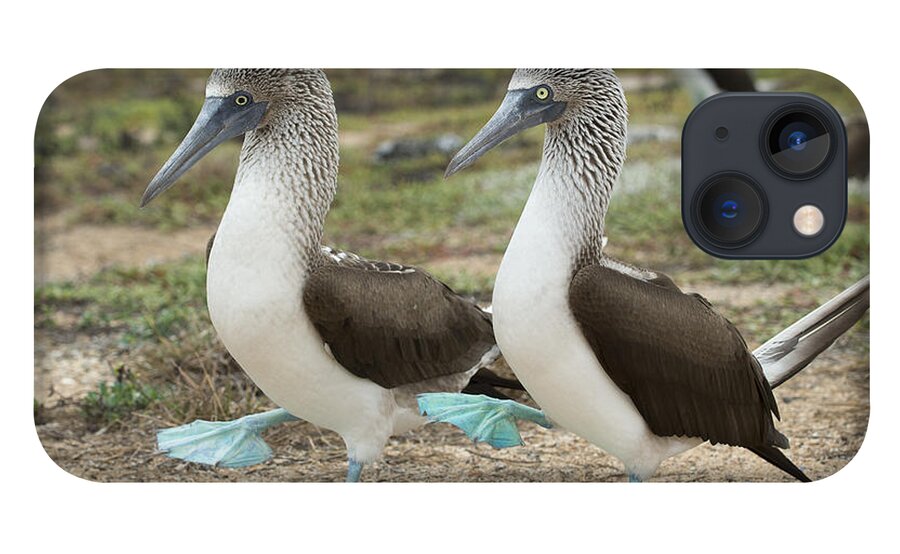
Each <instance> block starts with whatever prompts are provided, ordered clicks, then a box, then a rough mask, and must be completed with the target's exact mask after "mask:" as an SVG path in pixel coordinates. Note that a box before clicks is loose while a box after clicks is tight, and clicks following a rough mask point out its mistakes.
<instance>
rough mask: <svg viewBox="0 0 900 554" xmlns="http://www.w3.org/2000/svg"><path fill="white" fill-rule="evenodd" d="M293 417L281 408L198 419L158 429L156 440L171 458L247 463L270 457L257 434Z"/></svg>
mask: <svg viewBox="0 0 900 554" xmlns="http://www.w3.org/2000/svg"><path fill="white" fill-rule="evenodd" d="M295 419H297V418H295V417H294V416H292V415H291V414H289V413H288V411H287V410H285V409H283V408H278V409H275V410H270V411H268V412H262V413H259V414H252V415H248V416H244V417H242V418H240V419H235V420H233V421H204V420H202V419H198V420H197V421H194V422H192V423H188V424H186V425H180V426H178V427H172V428H171V429H163V430H161V431H159V432H158V433H157V434H156V444H157V448H159V450H160V451H162V452H165V453H166V455H167V456H169V457H170V458H177V459H179V460H185V461H188V462H196V463H200V464H207V465H215V466H221V467H246V466H251V465H254V464H259V463H262V462H265V461H266V460H268V459H269V458H271V457H272V449H271V448H269V445H268V444H266V441H264V440H263V438H262V436H260V433H261V432H262V431H263V430H265V429H268V428H269V427H271V426H273V425H277V424H279V423H284V422H286V421H293V420H295Z"/></svg>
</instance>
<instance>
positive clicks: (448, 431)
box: [37, 342, 869, 482]
mask: <svg viewBox="0 0 900 554" xmlns="http://www.w3.org/2000/svg"><path fill="white" fill-rule="evenodd" d="M856 357H857V355H856V354H851V353H849V352H848V351H847V350H846V349H845V348H842V345H841V344H840V342H839V343H838V344H837V345H836V347H835V348H833V349H832V350H830V351H829V352H827V353H825V354H824V355H823V356H822V358H821V359H820V360H818V361H817V362H816V363H815V364H814V365H813V366H811V367H810V368H809V369H808V370H806V371H804V372H803V373H802V374H801V375H800V376H798V377H796V378H795V379H794V380H792V381H791V382H789V383H787V384H785V385H784V386H782V387H781V388H779V389H778V391H777V393H776V395H777V397H778V401H779V405H780V407H781V411H782V418H783V422H782V423H781V424H780V425H779V428H780V429H781V431H782V432H784V433H785V434H786V435H787V436H788V437H789V438H790V440H791V443H792V448H791V449H790V450H789V451H788V455H789V457H790V458H791V459H792V460H794V462H795V463H797V464H798V465H799V466H800V467H801V468H802V469H803V470H804V471H805V472H806V473H807V474H808V475H809V476H810V477H811V478H813V479H821V478H824V477H827V476H829V475H832V474H834V473H836V472H837V471H839V470H840V469H841V468H842V467H844V466H845V465H846V464H847V463H848V462H849V461H850V459H852V457H853V456H854V454H855V453H856V452H857V450H858V449H859V446H860V444H861V443H862V440H863V437H864V435H865V430H866V425H867V422H868V413H869V409H868V408H869V405H868V367H866V366H861V365H859V364H858V363H856V362H854V361H853V360H854V358H856ZM138 415H139V416H140V414H138ZM44 417H45V423H43V424H42V425H38V426H37V430H38V435H39V436H40V438H41V441H42V442H43V444H44V448H45V449H46V451H47V453H48V455H50V457H51V458H52V459H53V460H54V461H55V462H56V463H57V464H58V465H59V466H60V467H62V468H63V469H65V470H66V471H68V472H69V473H72V474H73V475H77V476H79V477H83V478H86V479H90V480H95V481H285V482H293V481H314V482H319V481H341V480H343V478H344V474H345V472H346V461H345V456H346V452H345V449H344V444H343V441H342V440H341V438H340V437H339V436H338V435H337V434H335V433H332V432H330V431H324V430H321V429H319V428H317V427H315V426H314V425H312V424H309V423H306V422H294V423H287V424H284V425H282V426H280V427H277V428H274V429H271V430H270V431H269V432H267V434H266V439H267V441H268V442H269V444H270V445H271V446H272V448H273V450H274V452H275V456H274V458H273V459H272V460H270V461H269V462H266V463H264V464H260V465H257V466H253V467H249V468H243V469H225V468H215V467H207V466H201V465H198V464H192V463H187V462H182V461H180V460H172V459H169V458H166V457H165V456H164V455H162V454H159V453H158V452H156V451H155V432H156V430H157V429H158V428H160V427H165V424H164V422H161V421H157V420H154V419H152V418H148V417H146V416H141V417H137V418H134V419H133V420H132V421H130V422H129V423H127V424H125V425H121V426H119V427H116V428H111V429H103V430H101V431H99V432H91V431H90V430H89V429H88V428H87V427H86V426H85V424H84V423H83V420H82V419H81V418H80V416H79V413H78V408H77V406H75V405H73V404H71V403H61V404H58V405H57V406H56V407H54V408H51V409H48V410H47V411H46V412H45V415H44ZM520 428H521V430H522V436H523V438H524V440H525V442H526V445H525V446H523V447H518V448H511V449H506V450H495V449H493V448H491V447H490V446H487V445H484V444H478V445H476V444H473V443H472V442H471V441H469V440H468V439H467V438H466V437H465V436H463V435H462V433H460V432H459V431H458V430H457V429H455V428H454V427H451V426H449V425H446V424H432V425H427V426H426V427H424V428H421V429H419V430H416V431H412V432H410V433H408V434H406V435H403V436H399V437H394V438H393V439H392V440H391V442H390V444H389V445H388V448H387V449H386V451H385V455H384V458H383V459H382V460H381V461H380V462H378V463H375V464H373V465H372V466H370V467H368V468H367V469H366V471H365V473H364V475H363V477H364V480H365V481H412V482H421V481H435V482H457V481H478V482H484V481H511V482H532V481H540V482H557V481H572V482H586V481H614V482H615V481H622V480H624V479H625V475H624V474H623V471H622V467H621V464H620V463H619V462H618V461H617V460H616V459H614V458H612V457H611V456H608V455H606V454H604V453H603V452H602V451H601V450H600V449H598V448H596V447H594V446H593V445H591V444H589V443H587V442H585V441H584V440H582V439H580V438H578V437H577V436H575V435H573V434H572V433H569V432H567V431H565V430H563V429H553V430H549V431H547V430H544V429H541V428H539V427H536V426H534V425H531V424H521V425H520ZM653 480H654V481H686V482H702V481H791V480H792V479H791V478H790V477H788V476H787V475H785V474H783V473H781V472H780V471H779V470H777V469H776V468H774V467H772V466H770V465H768V464H767V463H765V462H763V461H762V460H760V459H759V458H757V457H756V456H755V455H753V454H751V453H750V452H748V451H746V450H743V449H739V448H731V447H727V446H711V445H709V444H704V445H702V446H700V447H698V448H695V449H694V450H692V451H689V452H687V453H685V454H682V455H680V456H677V457H675V458H671V459H669V460H667V461H666V462H664V463H663V465H662V467H661V468H660V470H659V472H658V473H657V474H656V476H655V477H654V478H653Z"/></svg>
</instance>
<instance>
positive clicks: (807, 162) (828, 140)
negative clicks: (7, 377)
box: [764, 106, 832, 179]
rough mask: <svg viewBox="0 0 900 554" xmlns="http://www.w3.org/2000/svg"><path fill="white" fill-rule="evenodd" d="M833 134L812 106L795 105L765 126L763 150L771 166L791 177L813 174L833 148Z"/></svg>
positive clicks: (822, 165)
mask: <svg viewBox="0 0 900 554" xmlns="http://www.w3.org/2000/svg"><path fill="white" fill-rule="evenodd" d="M831 144H832V133H831V130H830V127H829V125H828V124H827V123H826V120H825V118H824V117H821V116H820V115H819V114H817V113H815V112H814V111H813V109H812V108H807V107H805V106H803V107H798V106H794V107H792V108H789V109H788V110H787V111H782V112H780V113H779V114H777V115H776V116H775V117H774V118H773V119H772V123H771V124H770V125H768V126H767V128H766V135H765V139H764V150H765V152H766V154H767V159H768V160H769V163H770V165H771V166H772V167H773V169H775V170H776V171H778V172H779V173H782V174H783V175H785V176H786V177H790V178H794V179H796V178H807V177H812V176H813V175H814V174H815V173H816V172H817V171H818V170H819V169H821V168H822V167H824V165H825V163H826V162H827V161H828V159H829V157H830V154H831V151H832V146H831Z"/></svg>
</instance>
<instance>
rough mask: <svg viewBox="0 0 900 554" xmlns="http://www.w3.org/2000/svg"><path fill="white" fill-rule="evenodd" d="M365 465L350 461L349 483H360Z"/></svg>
mask: <svg viewBox="0 0 900 554" xmlns="http://www.w3.org/2000/svg"><path fill="white" fill-rule="evenodd" d="M362 470H363V464H361V463H359V462H357V461H356V460H354V459H353V458H350V459H349V460H348V465H347V482H348V483H358V482H359V477H360V475H362Z"/></svg>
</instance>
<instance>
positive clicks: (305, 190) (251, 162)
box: [222, 77, 339, 270]
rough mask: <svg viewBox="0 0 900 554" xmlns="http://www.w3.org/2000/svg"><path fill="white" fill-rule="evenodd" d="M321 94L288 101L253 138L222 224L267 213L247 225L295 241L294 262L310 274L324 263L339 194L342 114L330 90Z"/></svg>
mask: <svg viewBox="0 0 900 554" xmlns="http://www.w3.org/2000/svg"><path fill="white" fill-rule="evenodd" d="M323 78H324V77H323ZM320 88H321V90H319V89H318V88H317V89H313V88H310V89H309V90H307V91H306V92H307V93H308V95H307V96H306V97H305V98H304V99H303V101H299V100H298V101H294V102H291V101H290V99H289V98H288V99H286V100H285V101H283V103H282V105H281V106H280V107H279V109H278V111H277V112H275V113H274V114H273V115H272V116H270V117H269V119H268V121H267V122H266V124H265V125H264V126H262V127H260V128H258V129H255V130H253V131H251V132H249V133H247V135H246V137H245V139H244V143H243V146H242V148H241V154H240V162H239V165H238V170H237V175H236V177H235V183H234V188H233V190H232V194H231V198H230V200H229V203H228V207H227V208H226V212H225V215H224V216H223V219H222V226H226V225H229V224H230V223H231V220H232V219H233V216H235V215H238V214H245V213H246V212H247V211H248V209H249V210H253V209H254V208H257V209H258V208H263V207H264V210H265V211H266V214H265V215H264V216H261V217H259V218H258V220H257V221H254V222H248V221H242V222H241V223H242V224H243V225H253V226H254V227H258V228H270V229H271V230H272V238H273V239H275V238H276V237H278V238H282V239H287V240H289V241H290V242H291V247H292V248H291V251H292V252H291V254H292V257H293V258H294V259H293V261H294V262H295V263H298V262H299V265H300V266H301V268H302V269H305V270H308V269H309V268H311V267H314V266H316V265H317V264H318V263H320V261H321V259H322V254H321V241H322V233H323V228H324V224H325V217H326V215H327V214H328V210H329V208H330V207H331V203H332V200H333V199H334V195H335V192H336V190H337V173H338V160H339V152H338V136H337V113H336V111H335V107H334V102H333V100H332V98H331V90H330V87H328V86H327V83H326V84H325V85H324V86H323V87H320ZM257 215H261V214H257Z"/></svg>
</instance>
